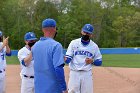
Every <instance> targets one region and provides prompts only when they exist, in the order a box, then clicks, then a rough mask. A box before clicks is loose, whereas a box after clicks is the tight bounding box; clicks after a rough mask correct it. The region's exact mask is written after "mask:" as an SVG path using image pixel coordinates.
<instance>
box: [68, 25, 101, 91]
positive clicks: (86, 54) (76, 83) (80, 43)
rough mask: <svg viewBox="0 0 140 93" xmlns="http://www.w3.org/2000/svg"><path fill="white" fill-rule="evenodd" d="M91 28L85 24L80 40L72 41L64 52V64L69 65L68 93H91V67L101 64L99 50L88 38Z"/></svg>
mask: <svg viewBox="0 0 140 93" xmlns="http://www.w3.org/2000/svg"><path fill="white" fill-rule="evenodd" d="M92 32H93V26H92V25H91V24H85V25H84V26H83V28H82V31H81V35H82V37H81V38H78V39H75V40H72V41H71V43H70V44H69V47H68V49H67V52H66V57H65V62H66V63H69V67H70V77H69V82H68V93H93V83H92V82H93V81H92V65H96V66H100V65H101V64H102V55H101V53H100V50H99V48H98V46H97V44H95V43H94V42H93V41H92V40H90V38H91V37H92Z"/></svg>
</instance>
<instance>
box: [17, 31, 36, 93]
mask: <svg viewBox="0 0 140 93" xmlns="http://www.w3.org/2000/svg"><path fill="white" fill-rule="evenodd" d="M24 40H25V43H26V45H25V46H24V47H23V48H21V49H20V50H19V51H18V59H19V61H20V64H21V73H20V76H21V80H22V82H21V93H34V68H33V64H34V61H33V60H32V55H31V47H32V46H33V45H34V44H35V42H36V40H37V38H36V36H35V34H34V33H33V32H28V33H26V34H25V36H24Z"/></svg>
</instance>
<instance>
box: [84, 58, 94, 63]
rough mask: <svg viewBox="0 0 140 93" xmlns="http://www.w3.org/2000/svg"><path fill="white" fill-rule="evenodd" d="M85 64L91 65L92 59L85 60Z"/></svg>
mask: <svg viewBox="0 0 140 93" xmlns="http://www.w3.org/2000/svg"><path fill="white" fill-rule="evenodd" d="M85 62H86V64H91V63H93V59H92V58H86V59H85Z"/></svg>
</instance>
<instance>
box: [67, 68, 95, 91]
mask: <svg viewBox="0 0 140 93" xmlns="http://www.w3.org/2000/svg"><path fill="white" fill-rule="evenodd" d="M68 93H93V79H92V71H91V70H90V71H72V70H71V71H70V75H69V82H68Z"/></svg>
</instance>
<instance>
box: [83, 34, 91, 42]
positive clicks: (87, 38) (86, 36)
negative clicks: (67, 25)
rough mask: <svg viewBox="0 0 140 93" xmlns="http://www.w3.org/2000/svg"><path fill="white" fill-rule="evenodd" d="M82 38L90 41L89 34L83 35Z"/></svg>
mask: <svg viewBox="0 0 140 93" xmlns="http://www.w3.org/2000/svg"><path fill="white" fill-rule="evenodd" d="M82 40H84V41H88V40H90V38H89V36H88V35H82Z"/></svg>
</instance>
